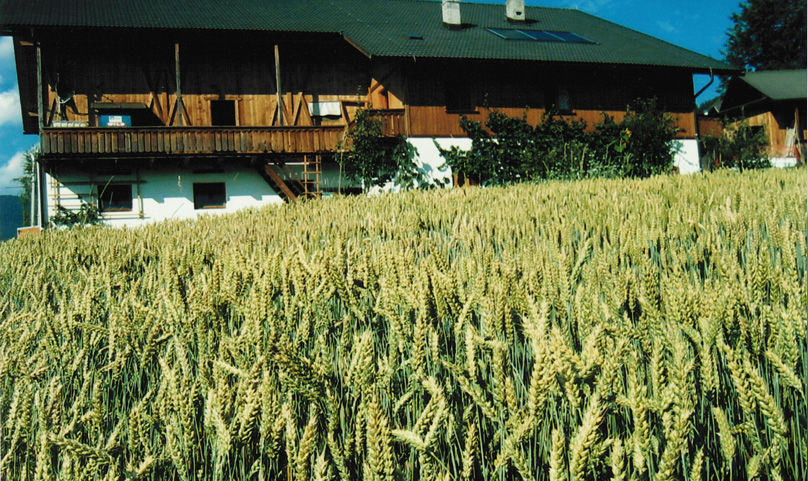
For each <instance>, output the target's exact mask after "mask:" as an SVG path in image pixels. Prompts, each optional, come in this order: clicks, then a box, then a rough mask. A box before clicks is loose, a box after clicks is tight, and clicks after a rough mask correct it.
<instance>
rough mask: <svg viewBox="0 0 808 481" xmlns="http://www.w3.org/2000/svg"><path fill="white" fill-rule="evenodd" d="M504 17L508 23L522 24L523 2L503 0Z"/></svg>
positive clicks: (521, 0) (523, 16) (522, 0)
mask: <svg viewBox="0 0 808 481" xmlns="http://www.w3.org/2000/svg"><path fill="white" fill-rule="evenodd" d="M505 16H506V17H508V22H510V23H524V22H525V0H505Z"/></svg>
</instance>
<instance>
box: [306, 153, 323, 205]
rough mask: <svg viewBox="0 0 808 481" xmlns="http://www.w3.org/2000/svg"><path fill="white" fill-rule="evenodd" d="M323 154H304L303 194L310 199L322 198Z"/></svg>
mask: <svg viewBox="0 0 808 481" xmlns="http://www.w3.org/2000/svg"><path fill="white" fill-rule="evenodd" d="M322 165H323V161H322V156H321V155H320V154H314V155H304V156H303V180H302V182H301V183H302V184H303V195H304V196H305V197H306V198H308V199H313V198H320V197H322V195H323V193H322V191H321V190H320V174H322Z"/></svg>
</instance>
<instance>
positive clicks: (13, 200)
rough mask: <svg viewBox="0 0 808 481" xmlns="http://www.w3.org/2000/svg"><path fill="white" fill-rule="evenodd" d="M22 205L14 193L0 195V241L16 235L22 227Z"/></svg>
mask: <svg viewBox="0 0 808 481" xmlns="http://www.w3.org/2000/svg"><path fill="white" fill-rule="evenodd" d="M22 219H23V217H22V205H21V204H20V198H19V197H17V196H15V195H0V241H4V240H7V239H13V238H15V237H17V227H22Z"/></svg>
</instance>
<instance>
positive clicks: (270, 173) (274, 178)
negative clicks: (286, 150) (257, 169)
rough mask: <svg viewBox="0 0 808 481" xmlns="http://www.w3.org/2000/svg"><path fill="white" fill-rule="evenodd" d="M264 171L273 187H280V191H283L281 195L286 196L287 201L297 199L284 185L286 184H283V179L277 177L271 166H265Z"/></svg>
mask: <svg viewBox="0 0 808 481" xmlns="http://www.w3.org/2000/svg"><path fill="white" fill-rule="evenodd" d="M264 170H265V171H266V173H267V175H268V176H269V178H270V179H272V182H274V183H275V185H277V186H278V187H280V189H281V190H282V191H283V194H284V195H285V196H286V198H287V199H289V200H296V199H297V196H296V195H295V193H294V192H292V189H290V188H289V186H288V185H286V182H284V181H283V179H281V176H279V175H278V173H277V172H275V169H273V168H272V166H271V165H269V164H265V165H264Z"/></svg>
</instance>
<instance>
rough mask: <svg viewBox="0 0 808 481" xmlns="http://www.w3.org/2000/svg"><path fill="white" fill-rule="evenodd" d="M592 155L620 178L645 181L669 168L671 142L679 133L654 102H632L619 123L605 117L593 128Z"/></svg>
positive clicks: (673, 150)
mask: <svg viewBox="0 0 808 481" xmlns="http://www.w3.org/2000/svg"><path fill="white" fill-rule="evenodd" d="M595 129H596V134H595V135H594V137H593V138H594V141H595V144H596V145H595V149H596V155H597V156H600V157H602V158H603V159H604V161H605V162H606V163H607V164H609V165H611V166H613V168H616V169H617V171H619V172H620V176H621V177H640V178H643V177H649V176H652V175H657V174H661V173H664V172H667V171H669V170H670V169H671V167H672V166H673V159H674V156H675V155H676V149H675V148H674V146H673V140H674V138H675V137H676V133H677V132H678V131H679V129H678V128H677V127H676V120H675V119H674V118H673V116H671V115H670V114H668V113H666V112H664V111H662V110H661V109H660V108H658V107H657V103H656V100H655V99H645V100H642V99H640V100H636V101H635V102H634V103H633V104H632V106H631V108H629V109H628V111H627V112H626V116H625V117H624V118H623V120H622V121H621V122H620V123H617V122H615V121H614V119H613V118H612V117H610V116H608V115H606V114H604V115H603V121H602V122H601V123H599V124H597V125H596V126H595Z"/></svg>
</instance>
